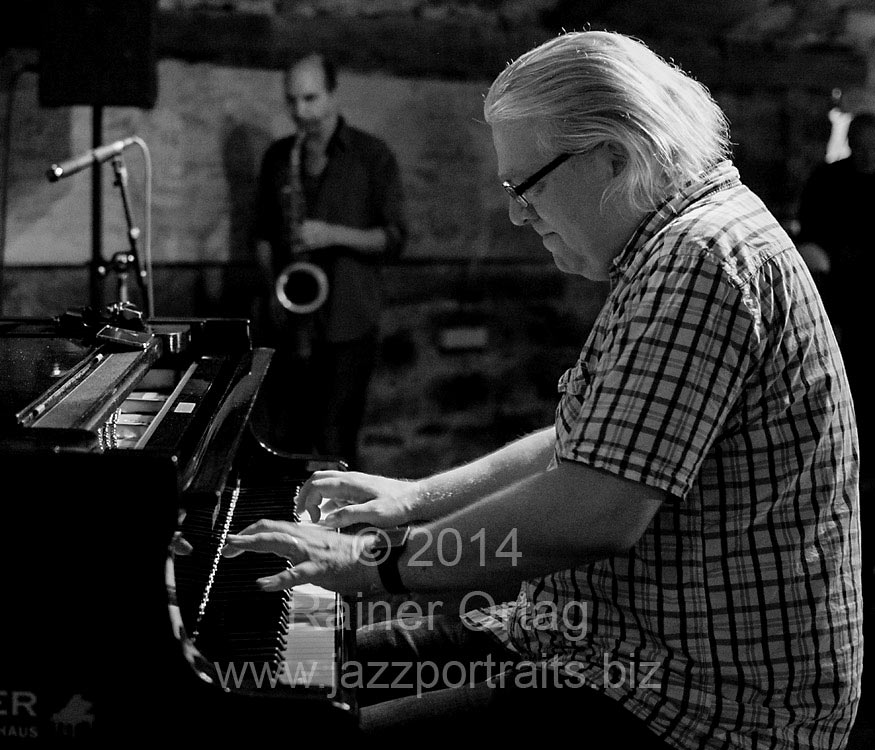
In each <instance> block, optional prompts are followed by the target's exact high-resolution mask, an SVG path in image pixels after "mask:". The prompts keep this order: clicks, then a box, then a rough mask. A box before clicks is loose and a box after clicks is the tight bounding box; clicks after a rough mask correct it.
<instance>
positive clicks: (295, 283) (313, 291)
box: [274, 260, 328, 315]
mask: <svg viewBox="0 0 875 750" xmlns="http://www.w3.org/2000/svg"><path fill="white" fill-rule="evenodd" d="M274 288H275V292H276V297H277V299H278V300H279V303H280V304H281V305H282V306H283V307H284V308H285V309H286V310H288V311H289V312H290V313H295V314H297V315H308V314H310V313H312V312H315V311H316V310H318V309H319V308H320V307H322V305H323V304H325V300H327V299H328V276H327V274H326V273H325V271H324V270H322V269H321V268H320V267H319V266H317V265H316V264H315V263H310V262H308V261H305V260H298V261H294V262H292V263H289V265H287V266H286V267H285V268H284V269H283V270H282V271H281V272H280V274H279V276H277V278H276V284H275V287H274Z"/></svg>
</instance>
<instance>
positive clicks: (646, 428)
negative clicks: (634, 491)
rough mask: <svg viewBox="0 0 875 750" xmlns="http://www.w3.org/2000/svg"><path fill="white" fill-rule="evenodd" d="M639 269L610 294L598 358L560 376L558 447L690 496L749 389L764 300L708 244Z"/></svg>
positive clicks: (564, 454) (561, 453)
mask: <svg viewBox="0 0 875 750" xmlns="http://www.w3.org/2000/svg"><path fill="white" fill-rule="evenodd" d="M642 276H643V278H644V280H643V281H642V282H638V283H633V284H631V285H629V287H628V289H627V290H626V293H625V294H622V295H620V296H619V297H617V298H616V299H611V300H609V301H608V304H609V305H611V306H612V307H611V309H610V312H609V318H608V320H609V323H608V324H607V327H606V331H607V332H608V333H606V335H605V337H604V340H603V341H602V345H601V347H600V351H599V352H598V353H596V354H595V356H594V357H593V358H592V361H591V365H590V366H587V365H586V364H584V363H579V364H578V367H577V368H574V369H573V370H571V371H569V372H568V373H566V376H565V377H564V378H563V380H562V381H560V391H563V390H564V392H563V393H562V396H561V399H560V404H559V408H558V422H557V436H558V444H557V456H558V458H560V459H567V460H573V461H581V462H584V463H587V464H589V465H592V466H594V467H597V468H601V469H604V470H606V471H609V472H611V473H614V474H616V475H619V476H622V477H624V478H627V479H631V480H633V481H638V482H642V483H645V484H648V485H651V486H654V487H658V488H659V489H662V490H665V491H667V492H668V493H669V494H671V495H673V496H675V497H677V498H681V499H683V498H684V497H685V496H686V494H687V493H688V492H689V490H690V488H691V486H692V484H693V482H694V481H695V478H696V477H697V475H698V472H699V469H700V467H701V465H702V462H703V460H704V458H705V455H706V454H707V452H708V451H709V450H710V449H711V447H712V446H713V444H714V441H715V439H716V437H717V435H718V434H719V432H720V430H721V428H722V427H723V425H725V423H726V422H727V420H728V419H729V417H730V414H731V413H732V411H733V408H734V407H735V405H736V403H737V401H738V399H739V397H740V393H741V392H742V390H743V388H744V381H745V377H746V375H747V373H748V372H750V368H751V357H752V352H753V351H754V349H755V344H754V341H755V339H756V338H757V335H758V333H757V331H758V325H757V316H756V308H757V305H756V302H755V300H754V299H752V297H751V295H750V294H746V293H745V291H744V289H743V288H742V287H741V284H740V282H737V281H733V280H731V279H730V278H728V275H727V273H725V272H724V270H723V268H722V266H721V265H720V264H719V263H718V262H716V261H715V260H714V259H713V258H712V257H711V256H710V255H709V253H707V252H706V251H705V250H703V249H702V248H699V249H698V251H697V249H696V248H689V247H686V248H684V251H683V252H677V253H670V254H662V255H660V256H659V258H658V260H656V261H655V263H654V264H653V267H652V268H651V269H650V270H649V272H648V273H646V274H642Z"/></svg>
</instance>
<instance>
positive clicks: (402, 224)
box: [371, 147, 408, 260]
mask: <svg viewBox="0 0 875 750" xmlns="http://www.w3.org/2000/svg"><path fill="white" fill-rule="evenodd" d="M371 195H372V196H373V200H374V207H375V211H376V214H377V216H378V217H379V224H380V226H382V227H383V229H384V230H385V232H386V249H385V251H384V252H383V259H384V260H394V259H395V258H397V257H398V256H400V255H401V253H402V251H403V250H404V248H405V247H406V245H407V235H408V229H407V219H406V215H405V203H404V201H405V198H404V186H403V182H402V180H401V171H400V169H399V168H398V162H397V160H396V159H395V156H394V154H393V153H392V152H391V150H389V148H388V147H385V148H382V149H379V150H378V151H377V154H376V158H375V159H374V164H373V171H372V175H371Z"/></svg>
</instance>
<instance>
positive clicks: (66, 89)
mask: <svg viewBox="0 0 875 750" xmlns="http://www.w3.org/2000/svg"><path fill="white" fill-rule="evenodd" d="M156 3H157V0H123V1H121V0H42V6H43V16H44V18H43V21H42V27H43V34H42V39H41V42H42V43H41V47H40V62H39V64H40V76H39V101H40V104H41V105H42V106H44V107H59V106H71V105H90V106H119V107H140V108H143V109H151V108H152V107H154V106H155V99H156V98H157V95H158V80H157V79H158V74H157V69H156V60H155V47H156V45H155V25H156V22H155V15H156Z"/></svg>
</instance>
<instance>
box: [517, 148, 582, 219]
mask: <svg viewBox="0 0 875 750" xmlns="http://www.w3.org/2000/svg"><path fill="white" fill-rule="evenodd" d="M572 156H574V154H568V153H566V154H559V156H557V157H556V158H555V159H553V160H552V161H550V162H549V163H548V164H545V165H544V166H543V167H541V168H540V169H539V170H538V171H537V172H535V173H534V174H533V175H531V176H530V177H526V179H524V180H523V181H522V182H520V183H519V184H517V185H514V184H513V183H512V182H511V181H510V180H505V181H504V182H502V183H501V186H502V187H503V188H504V189H505V190H506V191H507V194H508V195H509V196H510V197H511V198H513V199H514V200H515V201H516V202H517V203H519V205H520V206H522V207H523V208H528V207H529V201H528V198H526V196H525V195H523V193H525V192H526V190H529V189H530V188H531V187H532V186H534V185H535V184H536V183H538V182H540V181H541V180H543V179H544V178H545V177H546V176H547V175H548V174H550V172H552V171H553V170H554V169H556V167H558V166H559V165H560V164H562V163H563V162H565V161H567V160H568V159H570V158H571V157H572Z"/></svg>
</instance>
